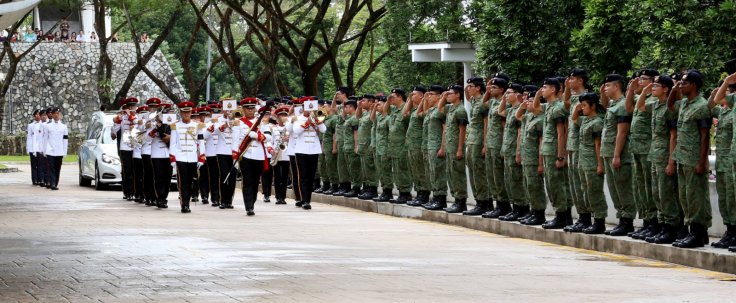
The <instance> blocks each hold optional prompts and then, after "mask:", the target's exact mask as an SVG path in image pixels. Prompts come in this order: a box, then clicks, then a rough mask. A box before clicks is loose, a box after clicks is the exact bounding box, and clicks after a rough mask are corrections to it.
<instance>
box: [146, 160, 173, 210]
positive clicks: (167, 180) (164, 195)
mask: <svg viewBox="0 0 736 303" xmlns="http://www.w3.org/2000/svg"><path fill="white" fill-rule="evenodd" d="M151 164H152V165H153V178H154V179H153V183H154V188H155V192H156V201H157V202H166V201H167V199H168V198H169V189H170V188H171V173H172V170H173V168H172V167H171V162H169V158H151Z"/></svg>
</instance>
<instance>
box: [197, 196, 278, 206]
mask: <svg viewBox="0 0 736 303" xmlns="http://www.w3.org/2000/svg"><path fill="white" fill-rule="evenodd" d="M263 203H271V198H270V197H263ZM205 204H207V203H205Z"/></svg>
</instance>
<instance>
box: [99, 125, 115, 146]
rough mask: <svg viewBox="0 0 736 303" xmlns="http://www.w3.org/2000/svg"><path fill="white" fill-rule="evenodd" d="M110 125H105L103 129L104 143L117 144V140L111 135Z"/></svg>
mask: <svg viewBox="0 0 736 303" xmlns="http://www.w3.org/2000/svg"><path fill="white" fill-rule="evenodd" d="M110 130H111V128H110V127H105V128H104V129H103V130H102V144H117V140H115V139H113V138H111V137H110Z"/></svg>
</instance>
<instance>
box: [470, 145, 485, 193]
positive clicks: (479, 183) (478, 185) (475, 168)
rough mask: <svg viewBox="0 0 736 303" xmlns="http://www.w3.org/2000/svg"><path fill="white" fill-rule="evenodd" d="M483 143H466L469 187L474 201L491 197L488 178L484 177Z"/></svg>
mask: <svg viewBox="0 0 736 303" xmlns="http://www.w3.org/2000/svg"><path fill="white" fill-rule="evenodd" d="M482 152H483V145H481V144H470V145H468V152H467V157H468V158H467V162H468V173H469V175H470V189H471V190H472V191H473V197H475V200H476V201H488V200H490V199H491V192H490V190H489V188H488V187H489V186H488V185H489V184H488V178H487V177H486V160H485V159H484V158H483V156H482V155H481V154H482Z"/></svg>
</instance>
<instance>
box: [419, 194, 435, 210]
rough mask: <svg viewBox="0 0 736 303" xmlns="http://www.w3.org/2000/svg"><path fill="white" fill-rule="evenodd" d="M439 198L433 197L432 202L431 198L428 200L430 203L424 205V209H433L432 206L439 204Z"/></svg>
mask: <svg viewBox="0 0 736 303" xmlns="http://www.w3.org/2000/svg"><path fill="white" fill-rule="evenodd" d="M437 197H439V196H438V195H434V196H432V199H431V200H430V199H429V198H427V200H429V201H427V203H424V204H422V207H424V208H429V207H431V206H432V205H434V204H435V203H436V202H437Z"/></svg>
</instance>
